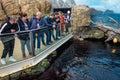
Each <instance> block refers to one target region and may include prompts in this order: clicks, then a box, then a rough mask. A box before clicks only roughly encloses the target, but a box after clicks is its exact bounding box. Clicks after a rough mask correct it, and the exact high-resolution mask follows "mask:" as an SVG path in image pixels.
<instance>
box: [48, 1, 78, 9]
mask: <svg viewBox="0 0 120 80" xmlns="http://www.w3.org/2000/svg"><path fill="white" fill-rule="evenodd" d="M49 2H50V3H51V4H52V8H71V7H73V6H75V5H76V3H75V0H49Z"/></svg>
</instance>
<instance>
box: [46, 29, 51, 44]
mask: <svg viewBox="0 0 120 80" xmlns="http://www.w3.org/2000/svg"><path fill="white" fill-rule="evenodd" d="M45 34H46V44H49V42H50V34H49V31H48V30H45Z"/></svg>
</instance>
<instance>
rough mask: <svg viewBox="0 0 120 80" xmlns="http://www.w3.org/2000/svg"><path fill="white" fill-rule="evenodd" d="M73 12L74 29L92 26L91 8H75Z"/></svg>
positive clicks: (72, 23)
mask: <svg viewBox="0 0 120 80" xmlns="http://www.w3.org/2000/svg"><path fill="white" fill-rule="evenodd" d="M71 12H72V13H71V25H72V26H74V28H79V27H83V26H89V25H90V8H89V7H88V6H85V5H83V6H74V7H72V11H71Z"/></svg>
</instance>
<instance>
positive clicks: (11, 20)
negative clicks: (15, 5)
mask: <svg viewBox="0 0 120 80" xmlns="http://www.w3.org/2000/svg"><path fill="white" fill-rule="evenodd" d="M16 20H17V18H16V17H15V16H14V15H12V16H10V17H9V22H10V23H11V24H14V23H16Z"/></svg>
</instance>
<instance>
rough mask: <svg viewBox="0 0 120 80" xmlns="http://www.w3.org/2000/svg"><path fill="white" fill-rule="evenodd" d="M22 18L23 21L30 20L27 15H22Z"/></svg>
mask: <svg viewBox="0 0 120 80" xmlns="http://www.w3.org/2000/svg"><path fill="white" fill-rule="evenodd" d="M20 17H21V19H22V20H23V21H26V20H27V19H28V17H27V13H21V14H20Z"/></svg>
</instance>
